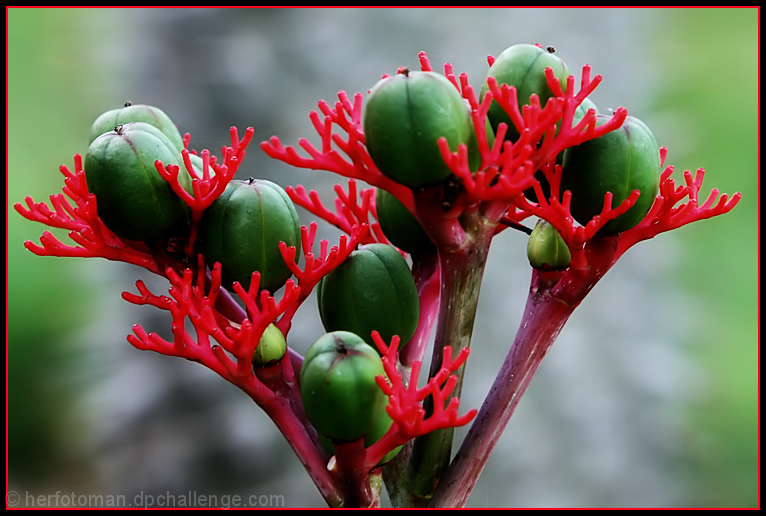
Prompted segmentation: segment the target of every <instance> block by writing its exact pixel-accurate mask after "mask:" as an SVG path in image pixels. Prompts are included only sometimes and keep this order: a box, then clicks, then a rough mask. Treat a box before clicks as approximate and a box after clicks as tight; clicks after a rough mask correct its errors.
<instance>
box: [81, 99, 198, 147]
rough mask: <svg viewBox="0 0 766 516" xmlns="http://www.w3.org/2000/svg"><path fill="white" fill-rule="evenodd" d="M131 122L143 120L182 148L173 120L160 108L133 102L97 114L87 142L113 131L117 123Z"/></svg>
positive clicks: (182, 144)
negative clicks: (99, 114)
mask: <svg viewBox="0 0 766 516" xmlns="http://www.w3.org/2000/svg"><path fill="white" fill-rule="evenodd" d="M132 122H143V123H145V124H149V125H151V126H154V127H156V128H157V129H159V130H160V132H162V134H164V135H165V136H167V138H168V140H170V142H171V143H172V144H173V146H174V147H175V148H176V149H177V150H178V152H181V151H182V150H183V149H184V142H183V138H182V137H181V133H179V132H178V129H177V128H176V126H175V124H174V123H173V121H172V120H171V119H170V117H168V115H166V114H165V112H164V111H162V110H161V109H160V108H156V107H154V106H148V105H146V104H133V105H127V106H125V107H121V108H118V109H112V110H111V111H107V112H106V113H104V114H102V115H101V116H99V117H98V118H97V119H96V120H95V122H93V125H92V126H91V128H90V135H89V138H88V143H91V142H93V140H95V139H96V138H98V137H99V136H101V135H102V134H104V133H106V132H109V131H114V128H115V127H117V126H118V125H125V124H129V123H132Z"/></svg>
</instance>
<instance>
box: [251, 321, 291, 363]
mask: <svg viewBox="0 0 766 516" xmlns="http://www.w3.org/2000/svg"><path fill="white" fill-rule="evenodd" d="M286 352H287V342H285V336H284V335H283V334H282V332H281V331H280V330H279V328H277V327H276V326H275V325H274V324H269V325H268V326H267V327H266V330H265V331H264V332H263V335H262V336H261V341H260V342H259V343H258V347H256V348H255V353H253V365H254V366H255V367H267V366H270V365H274V364H275V363H277V362H279V361H280V360H282V357H284V356H285V353H286Z"/></svg>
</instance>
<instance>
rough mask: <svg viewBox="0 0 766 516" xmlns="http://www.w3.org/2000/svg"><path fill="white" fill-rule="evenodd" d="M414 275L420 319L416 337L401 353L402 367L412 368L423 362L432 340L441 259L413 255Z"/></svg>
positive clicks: (429, 255)
mask: <svg viewBox="0 0 766 516" xmlns="http://www.w3.org/2000/svg"><path fill="white" fill-rule="evenodd" d="M412 275H413V276H414V278H415V285H417V288H418V298H419V300H420V318H419V320H418V328H417V330H415V335H413V336H412V338H411V339H410V341H409V342H408V343H407V345H406V346H404V349H402V350H401V351H400V352H399V360H400V361H401V363H402V365H403V366H405V367H407V368H410V367H412V363H413V362H414V361H416V360H419V361H421V362H422V360H423V355H424V354H425V352H426V348H427V347H428V341H429V340H430V339H431V330H433V326H434V323H435V322H436V315H437V313H438V310H439V258H438V256H437V255H434V254H414V255H412Z"/></svg>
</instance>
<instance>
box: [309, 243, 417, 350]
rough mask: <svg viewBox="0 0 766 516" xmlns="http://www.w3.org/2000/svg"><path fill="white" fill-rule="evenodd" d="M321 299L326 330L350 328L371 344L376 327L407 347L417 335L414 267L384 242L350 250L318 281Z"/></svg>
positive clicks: (318, 292) (320, 308) (385, 335)
mask: <svg viewBox="0 0 766 516" xmlns="http://www.w3.org/2000/svg"><path fill="white" fill-rule="evenodd" d="M317 302H318V304H319V315H320V316H321V318H322V324H324V328H325V330H326V331H336V330H346V331H350V332H353V333H356V334H357V335H359V336H360V337H362V338H363V339H364V340H365V342H367V343H368V344H370V345H371V346H374V345H375V344H374V341H373V340H372V336H371V333H372V332H373V330H377V331H378V332H379V333H380V336H381V337H383V340H384V341H385V342H386V343H387V344H388V343H390V342H391V338H392V337H393V336H394V335H398V336H399V337H400V339H401V345H402V347H403V346H404V345H405V344H406V343H407V342H408V341H409V340H410V339H411V338H412V336H413V335H414V334H415V329H416V328H417V326H418V317H419V315H420V304H419V301H418V291H417V287H416V286H415V281H414V280H413V279H412V273H411V272H410V268H409V266H408V265H407V262H406V261H405V259H404V258H403V257H402V255H401V254H399V252H398V251H397V250H396V249H395V248H394V247H393V246H390V245H385V244H370V245H366V246H361V247H360V248H359V249H357V250H356V251H354V252H353V253H351V255H349V257H348V258H347V259H346V260H345V261H344V262H343V263H342V264H341V265H340V266H338V267H337V268H336V269H335V270H333V271H332V272H331V273H330V274H328V275H327V276H325V277H324V278H322V280H321V281H320V282H319V286H318V289H317Z"/></svg>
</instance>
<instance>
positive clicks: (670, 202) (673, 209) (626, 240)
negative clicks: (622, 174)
mask: <svg viewBox="0 0 766 516" xmlns="http://www.w3.org/2000/svg"><path fill="white" fill-rule="evenodd" d="M663 150H664V148H663ZM663 161H664V153H663ZM672 173H673V167H672V166H668V167H667V168H666V169H665V171H664V172H663V173H662V176H661V178H660V192H659V195H657V198H656V199H655V201H654V204H653V205H652V208H651V209H650V210H649V213H647V215H646V217H644V219H643V220H642V221H641V222H640V223H639V224H638V225H637V226H636V227H634V228H632V229H629V230H628V231H625V232H624V233H622V234H621V235H620V240H619V242H618V244H617V252H616V253H615V260H617V259H618V258H619V257H620V256H621V255H622V254H623V253H624V252H625V251H627V250H628V249H629V248H630V247H632V246H633V245H635V244H637V243H638V242H641V241H643V240H648V239H650V238H653V237H654V236H656V235H658V234H659V233H664V232H665V231H670V230H673V229H676V228H679V227H681V226H684V225H686V224H690V223H692V222H695V221H698V220H703V219H708V218H710V217H715V216H717V215H723V214H724V213H728V212H729V211H731V210H732V209H733V208H734V206H736V205H737V203H738V202H739V200H740V199H741V198H742V194H741V193H739V192H737V193H735V194H734V195H732V196H731V197H729V195H727V194H722V195H721V196H720V197H719V191H718V189H717V188H714V189H713V190H711V192H710V194H709V195H708V198H707V199H706V200H705V202H703V203H702V205H700V200H699V190H700V188H701V187H702V180H703V178H704V177H705V171H704V170H703V169H701V168H700V169H697V173H696V175H694V176H692V173H691V172H690V171H688V170H687V171H685V172H684V181H685V183H686V184H685V185H680V186H678V187H676V185H675V182H674V181H673V179H671V177H670V176H671V175H672ZM684 199H688V201H687V202H685V203H682V204H680V205H678V206H676V205H677V204H678V203H679V202H681V201H683V200H684Z"/></svg>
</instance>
